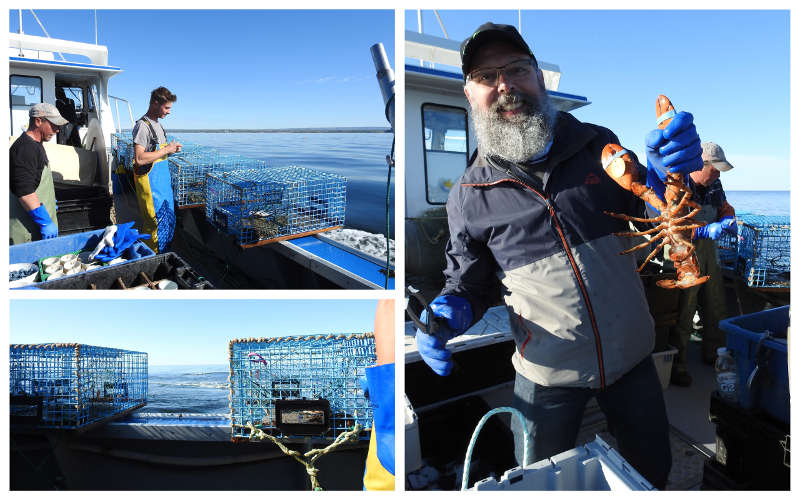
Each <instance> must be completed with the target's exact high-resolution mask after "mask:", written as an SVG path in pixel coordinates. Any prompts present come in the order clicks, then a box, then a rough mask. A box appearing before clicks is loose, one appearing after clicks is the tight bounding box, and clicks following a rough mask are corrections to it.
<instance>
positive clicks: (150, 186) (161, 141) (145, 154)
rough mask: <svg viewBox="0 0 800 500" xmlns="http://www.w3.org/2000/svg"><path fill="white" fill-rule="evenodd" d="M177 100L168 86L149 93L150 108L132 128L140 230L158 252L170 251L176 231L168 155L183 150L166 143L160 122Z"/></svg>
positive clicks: (134, 176) (177, 145)
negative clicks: (148, 236) (147, 236)
mask: <svg viewBox="0 0 800 500" xmlns="http://www.w3.org/2000/svg"><path fill="white" fill-rule="evenodd" d="M177 100H178V97H177V96H176V95H175V94H173V93H172V92H170V91H169V90H168V89H167V88H165V87H158V88H157V89H155V90H153V92H151V93H150V107H149V108H148V110H147V113H146V114H145V115H144V116H142V117H141V118H140V119H139V120H137V122H136V125H135V126H134V127H133V149H134V167H133V184H134V186H135V190H136V200H137V203H138V208H139V219H140V221H139V222H140V223H139V226H140V230H141V232H142V233H144V234H149V235H150V239H149V240H147V241H146V243H147V244H148V245H149V246H150V248H152V249H153V250H154V251H155V252H157V253H163V252H165V251H167V249H168V247H169V244H170V242H171V241H172V237H173V235H174V232H175V199H174V196H173V193H172V182H171V179H170V172H169V165H168V164H167V162H166V161H165V160H166V158H167V156H169V155H171V154H174V153H177V152H179V151H181V148H182V146H181V144H180V143H178V142H176V141H172V142H170V143H169V144H168V143H167V133H166V131H165V130H164V127H163V126H162V125H161V123H159V121H158V120H159V119H161V118H165V117H166V116H167V115H168V114H170V111H171V110H172V104H173V103H174V102H175V101H177Z"/></svg>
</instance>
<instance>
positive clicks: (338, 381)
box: [228, 333, 375, 441]
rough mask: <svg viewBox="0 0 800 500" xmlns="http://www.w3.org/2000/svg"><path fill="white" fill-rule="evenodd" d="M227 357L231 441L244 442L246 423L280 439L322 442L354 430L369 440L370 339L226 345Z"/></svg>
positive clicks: (277, 340)
mask: <svg viewBox="0 0 800 500" xmlns="http://www.w3.org/2000/svg"><path fill="white" fill-rule="evenodd" d="M228 355H229V361H230V378H229V382H230V408H231V435H232V438H233V440H234V441H237V440H240V439H245V440H246V439H249V437H250V430H249V429H248V428H247V427H246V426H247V425H248V423H252V424H253V425H254V426H255V427H256V428H260V429H261V430H263V431H264V432H266V433H268V434H270V435H272V436H275V437H279V438H283V437H299V436H317V437H320V438H328V439H335V438H337V437H338V436H340V435H341V434H343V433H345V432H347V431H349V430H352V429H353V427H354V426H355V425H356V424H359V425H360V426H362V427H363V428H364V432H362V433H361V436H360V438H361V439H368V437H369V433H368V431H369V430H370V429H371V427H372V409H371V407H370V404H369V401H368V400H367V398H366V397H365V396H364V389H363V388H362V383H361V380H362V379H365V368H366V367H367V366H370V365H373V364H375V339H374V337H373V336H372V334H371V333H365V334H341V335H334V334H331V335H317V336H296V337H277V338H260V339H254V338H250V339H239V340H232V341H231V342H230V344H229V353H228Z"/></svg>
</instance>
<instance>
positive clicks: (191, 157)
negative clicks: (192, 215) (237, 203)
mask: <svg viewBox="0 0 800 500" xmlns="http://www.w3.org/2000/svg"><path fill="white" fill-rule="evenodd" d="M168 162H169V173H170V177H171V179H172V192H173V193H174V196H175V208H191V207H200V206H203V205H205V203H206V174H212V173H213V174H222V173H227V172H236V171H238V170H243V169H250V168H256V167H261V166H263V162H260V161H258V160H252V159H249V158H244V157H242V156H238V155H225V154H221V153H219V152H218V151H215V150H213V149H210V148H203V147H198V148H193V149H189V150H188V151H187V150H185V149H184V150H183V151H181V152H180V153H176V154H174V155H172V156H170V157H169V161H168Z"/></svg>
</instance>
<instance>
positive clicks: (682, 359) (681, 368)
mask: <svg viewBox="0 0 800 500" xmlns="http://www.w3.org/2000/svg"><path fill="white" fill-rule="evenodd" d="M702 147H703V156H702V157H703V169H702V170H698V171H696V172H692V173H691V174H689V175H690V177H691V179H692V181H694V186H693V198H692V200H693V201H694V202H696V203H697V204H698V205H700V206H701V207H702V210H701V211H700V213H699V214H697V215H696V216H695V217H694V218H695V219H696V220H698V221H703V222H706V223H707V225H706V226H704V227H701V228H698V229H695V235H694V237H695V240H696V241H695V242H694V245H695V249H694V251H695V255H697V262H698V264H699V266H700V275H701V276H710V277H711V279H710V280H708V281H707V282H706V283H703V284H702V285H700V286H695V287H692V288H687V289H684V290H681V297H680V308H679V316H678V323H677V324H676V325H675V327H673V328H672V330H671V331H670V338H669V343H670V345H672V346H674V347H676V348H677V349H678V355H677V356H676V357H675V358H673V361H672V374H671V376H670V381H671V382H672V383H673V384H675V385H678V386H681V387H688V386H689V385H691V383H692V377H691V375H690V374H689V370H688V368H687V365H686V348H687V344H688V343H689V336H690V335H691V332H692V320H693V319H694V313H695V311H696V310H697V305H698V303H699V304H700V307H701V311H700V318H701V320H702V322H703V342H702V359H703V362H704V363H706V364H708V365H713V364H714V361H715V360H716V357H717V348H718V347H722V346H724V345H725V333H724V332H723V331H722V330H720V329H719V322H720V320H722V319H724V318H725V317H727V314H725V313H726V310H725V288H724V286H723V283H722V269H720V267H719V258H718V257H717V243H716V240H718V239H719V238H720V237H721V236H722V235H723V233H725V232H730V233H733V234H736V232H737V227H736V212H735V210H734V209H733V207H732V206H731V205H730V204H729V203H728V201H727V200H726V199H725V190H723V189H722V183H721V182H720V180H719V173H720V172H727V171H728V170H730V169H732V168H733V165H731V164H730V163H728V161H727V160H726V159H725V153H724V152H723V151H722V148H721V147H719V146H718V145H717V144H715V143H713V142H704V143H703V144H702Z"/></svg>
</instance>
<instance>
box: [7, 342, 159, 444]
mask: <svg viewBox="0 0 800 500" xmlns="http://www.w3.org/2000/svg"><path fill="white" fill-rule="evenodd" d="M9 369H10V377H9V382H10V401H11V404H10V414H11V423H12V425H22V424H24V425H28V426H33V427H41V428H58V429H78V428H81V427H84V426H87V425H89V424H92V423H95V422H101V421H105V420H109V419H112V418H114V417H117V416H121V415H122V414H125V413H128V412H130V411H132V410H134V409H136V408H140V407H142V406H144V405H145V404H146V403H147V353H144V352H135V351H126V350H123V349H114V348H109V347H96V346H90V345H85V344H12V345H11V346H10V352H9Z"/></svg>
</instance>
